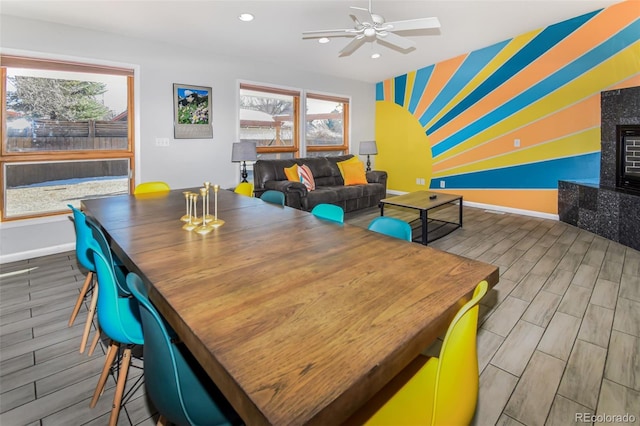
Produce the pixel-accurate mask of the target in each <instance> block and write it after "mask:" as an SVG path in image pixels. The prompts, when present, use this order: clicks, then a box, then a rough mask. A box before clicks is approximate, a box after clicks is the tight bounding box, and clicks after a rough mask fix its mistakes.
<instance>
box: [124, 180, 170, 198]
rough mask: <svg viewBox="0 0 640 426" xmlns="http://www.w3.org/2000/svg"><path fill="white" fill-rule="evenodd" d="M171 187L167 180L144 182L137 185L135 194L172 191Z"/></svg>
mask: <svg viewBox="0 0 640 426" xmlns="http://www.w3.org/2000/svg"><path fill="white" fill-rule="evenodd" d="M170 190H171V188H170V187H169V185H168V184H166V183H165V182H144V183H141V184H139V185H138V186H136V189H134V191H133V193H134V195H138V194H149V193H152V192H165V191H170Z"/></svg>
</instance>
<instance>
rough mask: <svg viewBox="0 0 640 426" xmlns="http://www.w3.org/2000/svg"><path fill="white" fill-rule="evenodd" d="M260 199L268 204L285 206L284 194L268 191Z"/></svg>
mask: <svg viewBox="0 0 640 426" xmlns="http://www.w3.org/2000/svg"><path fill="white" fill-rule="evenodd" d="M260 199H262V200H263V201H266V202H267V203H273V204H280V205H281V206H284V192H280V191H273V190H271V189H270V190H267V191H264V192H263V193H262V195H261V196H260Z"/></svg>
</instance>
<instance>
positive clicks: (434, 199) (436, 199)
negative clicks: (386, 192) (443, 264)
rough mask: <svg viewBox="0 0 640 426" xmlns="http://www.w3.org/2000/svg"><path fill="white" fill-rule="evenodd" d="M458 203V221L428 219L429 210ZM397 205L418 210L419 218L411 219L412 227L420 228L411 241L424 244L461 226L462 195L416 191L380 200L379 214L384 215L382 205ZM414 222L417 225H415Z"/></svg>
mask: <svg viewBox="0 0 640 426" xmlns="http://www.w3.org/2000/svg"><path fill="white" fill-rule="evenodd" d="M456 202H457V203H458V206H459V213H458V222H457V223H456V222H448V221H446V220H441V219H429V210H432V209H434V208H436V207H440V206H443V205H445V204H454V203H456ZM385 205H390V206H398V207H405V208H408V209H415V210H419V211H420V218H419V219H416V220H414V221H411V222H410V223H411V227H412V228H413V229H417V228H418V227H419V228H421V232H420V234H419V237H417V238H413V241H416V242H421V243H422V244H424V245H425V246H426V245H427V244H429V243H430V242H432V241H435V240H437V239H439V238H442V237H444V236H445V235H448V234H450V233H451V232H453V231H454V230H456V229H458V228H462V195H455V194H445V193H443V192H430V191H416V192H410V193H408V194H404V195H398V196H395V197H390V198H385V199H383V200H380V204H378V206H379V207H380V216H384V206H385ZM416 222H417V223H418V225H417V226H416Z"/></svg>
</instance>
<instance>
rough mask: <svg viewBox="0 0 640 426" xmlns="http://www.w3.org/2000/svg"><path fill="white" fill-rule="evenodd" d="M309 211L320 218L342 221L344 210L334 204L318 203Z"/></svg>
mask: <svg viewBox="0 0 640 426" xmlns="http://www.w3.org/2000/svg"><path fill="white" fill-rule="evenodd" d="M311 213H312V214H313V215H314V216H316V217H319V218H321V219H325V220H330V221H332V222H338V223H344V210H342V207H340V206H336V205H335V204H318V205H317V206H315V207H314V208H313V209H311Z"/></svg>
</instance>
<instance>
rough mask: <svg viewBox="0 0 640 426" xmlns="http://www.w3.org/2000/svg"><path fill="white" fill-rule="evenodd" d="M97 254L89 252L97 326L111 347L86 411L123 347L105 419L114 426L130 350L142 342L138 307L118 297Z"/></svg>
mask: <svg viewBox="0 0 640 426" xmlns="http://www.w3.org/2000/svg"><path fill="white" fill-rule="evenodd" d="M101 251H102V250H101V249H99V248H95V249H91V254H92V255H93V261H94V263H95V265H96V272H97V275H98V322H99V323H100V328H101V329H102V332H103V333H104V334H105V335H107V336H108V337H109V339H111V344H110V345H109V350H108V351H107V356H106V359H105V363H104V367H103V369H102V373H101V374H100V378H99V379H98V384H97V386H96V389H95V392H94V393H93V398H92V399H91V403H90V404H89V407H91V408H93V407H95V406H96V403H97V402H98V399H99V398H100V394H101V393H102V391H103V390H104V386H105V383H106V381H107V378H108V376H109V371H110V370H111V367H112V365H113V364H114V361H115V360H116V356H117V355H118V353H119V352H120V347H121V345H125V348H124V351H123V352H122V356H121V360H120V362H119V364H120V367H119V373H118V379H117V383H116V391H115V395H114V396H113V405H112V409H111V415H110V416H109V425H110V426H113V425H115V424H116V423H117V421H118V415H119V414H120V405H121V404H122V396H123V394H124V388H125V384H126V381H127V374H128V371H129V365H130V364H131V347H132V346H133V345H142V344H143V343H144V339H143V335H142V324H141V322H140V311H139V308H138V303H137V302H136V300H135V299H134V298H133V297H123V296H121V295H120V294H119V293H118V286H117V284H116V275H115V271H114V270H113V264H112V263H111V262H109V261H108V260H107V259H106V258H105V256H104V255H103V254H102V253H101Z"/></svg>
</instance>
